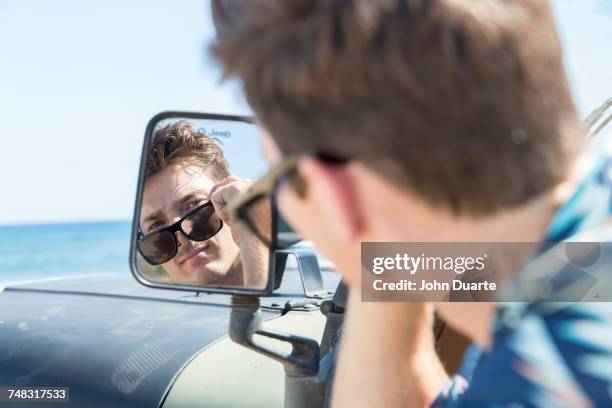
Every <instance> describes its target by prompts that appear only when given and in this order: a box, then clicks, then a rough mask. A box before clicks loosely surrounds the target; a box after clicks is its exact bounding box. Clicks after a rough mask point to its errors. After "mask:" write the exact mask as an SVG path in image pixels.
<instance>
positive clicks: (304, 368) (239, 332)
mask: <svg viewBox="0 0 612 408" xmlns="http://www.w3.org/2000/svg"><path fill="white" fill-rule="evenodd" d="M229 335H230V338H231V339H232V340H233V341H234V342H236V343H238V344H240V345H242V346H244V347H246V348H249V349H251V350H253V351H256V352H258V353H260V354H263V355H265V356H267V357H270V358H272V359H274V360H276V361H278V362H280V363H281V364H283V366H284V368H285V374H286V377H285V407H307V406H308V407H312V406H322V403H323V398H324V395H323V394H324V389H323V388H324V387H323V381H321V377H320V376H319V358H320V348H319V343H317V341H315V340H313V339H309V338H306V337H301V336H296V335H292V334H288V333H283V332H280V331H276V330H267V329H264V328H263V327H262V326H261V313H260V310H259V298H258V297H257V296H246V295H234V296H232V312H231V316H230V327H229ZM255 335H259V336H263V337H267V338H270V339H275V340H278V341H281V342H286V343H289V344H291V346H292V350H291V352H289V353H286V352H281V351H279V350H275V349H274V348H273V347H270V346H268V345H267V344H262V342H261V341H257V339H256V338H255Z"/></svg>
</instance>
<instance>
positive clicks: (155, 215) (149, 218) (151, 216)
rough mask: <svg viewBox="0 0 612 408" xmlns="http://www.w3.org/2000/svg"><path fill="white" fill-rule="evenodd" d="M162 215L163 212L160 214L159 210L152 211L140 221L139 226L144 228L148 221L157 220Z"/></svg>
mask: <svg viewBox="0 0 612 408" xmlns="http://www.w3.org/2000/svg"><path fill="white" fill-rule="evenodd" d="M163 215H164V213H163V212H161V211H160V210H157V211H154V212H152V213H151V214H149V215H147V217H146V218H145V219H144V220H142V222H141V224H142V225H143V226H144V225H145V224H146V223H147V222H149V221H153V220H155V219H159V218H161V217H162V216H163Z"/></svg>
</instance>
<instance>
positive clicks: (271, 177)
mask: <svg viewBox="0 0 612 408" xmlns="http://www.w3.org/2000/svg"><path fill="white" fill-rule="evenodd" d="M304 156H306V154H296V155H291V156H288V157H287V158H285V159H284V160H282V161H281V162H280V163H278V164H277V165H275V166H274V167H272V168H271V169H270V171H268V173H266V174H265V175H264V176H263V177H261V178H260V179H259V180H258V181H257V182H256V183H255V184H254V185H253V186H251V188H250V189H249V190H248V191H247V192H246V193H245V194H244V195H242V196H241V197H239V198H238V199H236V200H235V201H234V202H232V203H231V204H230V205H229V208H228V210H229V213H230V217H235V218H236V219H238V220H241V221H242V222H243V223H244V224H245V225H246V226H247V227H248V228H249V229H250V230H251V232H253V234H255V235H256V236H257V237H258V238H259V240H261V241H262V242H263V243H264V244H265V245H266V246H268V248H270V249H282V248H287V247H289V246H291V245H293V244H295V243H296V242H298V241H300V238H299V237H298V236H297V234H296V233H295V232H293V231H292V230H291V228H290V227H289V225H288V224H287V223H286V222H285V221H284V219H283V218H282V217H280V215H279V214H277V216H278V218H276V219H275V220H274V225H275V227H276V228H275V229H276V234H273V233H272V226H271V225H270V224H269V223H268V224H265V225H262V222H261V220H260V218H261V217H258V216H257V215H258V214H260V213H261V207H260V206H267V207H270V206H272V208H273V209H274V211H273V212H272V214H276V210H275V209H276V192H277V191H278V188H279V186H280V185H281V184H282V183H283V182H288V183H289V184H290V185H291V187H292V188H293V190H294V191H295V192H296V193H297V194H298V196H300V197H304V196H305V195H306V183H305V182H304V180H303V179H302V178H301V177H300V176H299V174H298V172H297V168H298V164H299V162H300V160H301V159H302V158H303V157H304ZM314 156H315V157H317V158H318V159H319V160H321V161H324V162H326V163H328V164H333V165H341V164H345V163H347V162H348V159H345V158H339V157H338V156H334V155H329V154H325V153H315V154H314Z"/></svg>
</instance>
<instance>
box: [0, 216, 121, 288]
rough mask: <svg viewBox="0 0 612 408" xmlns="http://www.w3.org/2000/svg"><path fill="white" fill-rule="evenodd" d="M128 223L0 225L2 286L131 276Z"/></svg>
mask: <svg viewBox="0 0 612 408" xmlns="http://www.w3.org/2000/svg"><path fill="white" fill-rule="evenodd" d="M130 228H131V224H130V222H128V221H113V222H86V223H69V224H45V225H19V226H0V286H3V285H6V284H7V283H11V282H20V281H28V280H35V279H41V278H53V277H61V276H75V275H85V274H96V273H109V272H111V273H126V274H128V273H130V269H129V268H130V267H129V243H130Z"/></svg>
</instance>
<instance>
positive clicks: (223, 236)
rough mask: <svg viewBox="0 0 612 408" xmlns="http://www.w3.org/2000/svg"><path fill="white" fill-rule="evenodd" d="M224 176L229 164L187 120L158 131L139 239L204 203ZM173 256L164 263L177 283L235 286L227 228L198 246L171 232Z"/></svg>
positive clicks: (232, 246)
mask: <svg viewBox="0 0 612 408" xmlns="http://www.w3.org/2000/svg"><path fill="white" fill-rule="evenodd" d="M228 176H229V170H228V164H227V162H226V160H225V158H224V156H223V152H222V150H221V149H220V148H219V146H218V145H217V143H216V142H215V140H214V139H212V138H210V137H209V136H207V135H205V134H203V133H199V132H198V131H197V130H196V129H194V127H193V126H192V125H191V124H190V123H189V122H187V121H180V122H176V123H173V124H171V125H167V126H165V127H163V128H160V129H159V130H157V131H156V132H155V134H154V139H153V143H152V146H151V150H150V152H149V157H148V161H147V169H146V181H145V186H144V191H143V199H142V210H141V216H140V228H141V230H142V232H143V234H148V233H150V232H152V231H155V230H158V229H160V228H164V227H166V226H168V225H171V224H173V223H175V222H176V221H177V220H179V219H181V218H182V217H183V216H184V215H185V214H187V213H188V212H189V211H191V210H193V209H195V208H197V207H198V206H200V205H202V204H204V203H206V202H207V201H209V196H210V191H211V189H212V188H213V186H214V185H215V184H216V183H217V182H218V181H220V180H223V179H225V178H226V177H228ZM176 238H177V241H178V244H179V248H178V252H177V254H176V256H174V257H173V258H172V259H171V260H169V261H168V262H165V263H164V264H163V266H164V268H165V269H166V271H167V272H168V274H169V275H170V276H171V277H172V278H173V279H174V280H176V281H177V282H180V283H189V284H203V285H206V284H207V285H211V284H239V283H240V282H233V281H228V280H231V279H233V277H230V276H228V272H230V270H231V267H232V265H233V264H234V261H235V260H236V257H237V255H238V247H237V245H236V244H235V243H234V241H233V239H232V236H231V231H230V229H229V227H228V226H227V225H224V226H223V228H222V229H221V230H220V231H219V232H218V233H217V234H216V235H214V236H213V237H212V238H210V239H208V240H206V241H203V242H197V241H194V240H190V239H188V238H187V237H186V236H185V235H184V234H183V233H182V232H181V231H177V232H176Z"/></svg>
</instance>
